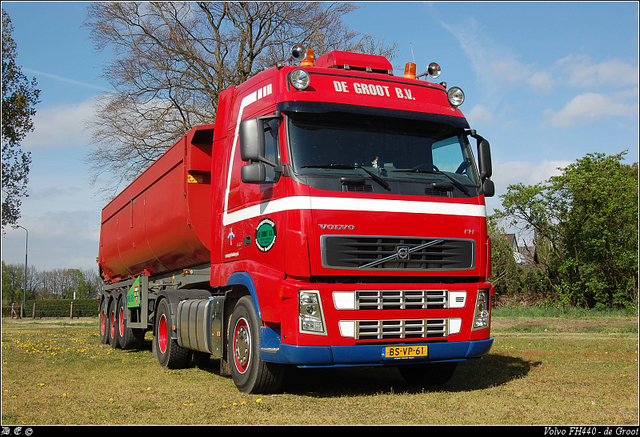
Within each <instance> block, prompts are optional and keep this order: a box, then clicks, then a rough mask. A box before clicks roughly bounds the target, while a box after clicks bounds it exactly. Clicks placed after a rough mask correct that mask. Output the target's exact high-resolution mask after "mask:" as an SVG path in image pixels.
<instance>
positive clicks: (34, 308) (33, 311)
mask: <svg viewBox="0 0 640 437" xmlns="http://www.w3.org/2000/svg"><path fill="white" fill-rule="evenodd" d="M31 318H32V319H35V318H36V303H35V302H34V303H33V310H32V311H31Z"/></svg>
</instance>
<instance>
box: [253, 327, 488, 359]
mask: <svg viewBox="0 0 640 437" xmlns="http://www.w3.org/2000/svg"><path fill="white" fill-rule="evenodd" d="M260 334H261V335H260V343H261V349H260V358H261V359H262V360H263V361H266V362H272V363H281V364H293V365H296V366H300V367H305V366H308V367H331V366H358V365H359V366H375V365H396V364H406V363H407V362H408V361H410V360H411V361H416V362H418V361H419V362H438V361H465V360H470V359H477V358H480V357H481V356H482V355H485V354H486V353H488V352H489V349H491V345H492V344H493V338H489V339H486V340H472V341H457V342H420V343H412V345H428V347H429V355H428V357H427V358H421V359H417V358H416V359H408V358H403V359H395V360H394V359H384V358H383V353H382V351H383V350H384V348H385V347H388V346H402V344H397V345H394V344H379V343H378V344H360V345H353V346H296V345H289V344H282V343H281V342H280V333H279V332H277V331H275V330H273V329H271V328H267V327H263V328H262V330H261V333H260Z"/></svg>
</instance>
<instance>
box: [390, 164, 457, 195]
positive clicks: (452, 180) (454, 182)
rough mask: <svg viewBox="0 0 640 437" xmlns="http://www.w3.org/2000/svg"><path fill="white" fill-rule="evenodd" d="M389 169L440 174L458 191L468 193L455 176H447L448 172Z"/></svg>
mask: <svg viewBox="0 0 640 437" xmlns="http://www.w3.org/2000/svg"><path fill="white" fill-rule="evenodd" d="M391 171H398V172H405V173H429V174H437V175H442V176H444V177H445V178H447V179H449V180H450V181H451V183H452V184H453V185H455V187H456V188H457V189H459V190H460V191H462V192H463V193H464V194H467V195H468V194H469V189H468V188H467V187H465V186H464V185H462V184H461V183H460V182H458V181H457V180H456V179H455V178H452V177H451V176H449V175H448V174H446V173H445V172H443V171H440V170H391Z"/></svg>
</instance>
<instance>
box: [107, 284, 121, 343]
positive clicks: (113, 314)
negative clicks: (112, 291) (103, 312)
mask: <svg viewBox="0 0 640 437" xmlns="http://www.w3.org/2000/svg"><path fill="white" fill-rule="evenodd" d="M117 305H118V299H116V298H115V297H114V298H113V299H111V303H110V304H109V312H108V319H109V321H108V325H109V330H108V336H109V344H110V345H111V347H112V348H114V349H115V348H117V347H120V344H119V343H118V341H119V340H118V328H117V325H118V320H117V318H118V316H117V314H118V308H117Z"/></svg>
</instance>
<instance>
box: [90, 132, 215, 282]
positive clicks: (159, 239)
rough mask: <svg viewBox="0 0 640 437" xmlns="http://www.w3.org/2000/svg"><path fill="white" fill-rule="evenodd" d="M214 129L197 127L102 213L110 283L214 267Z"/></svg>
mask: <svg viewBox="0 0 640 437" xmlns="http://www.w3.org/2000/svg"><path fill="white" fill-rule="evenodd" d="M212 142H213V125H204V126H198V127H196V128H194V129H192V130H191V131H189V133H188V134H187V135H185V136H183V137H182V138H181V139H180V140H179V141H178V142H177V143H176V144H174V145H173V146H172V147H171V148H170V149H169V150H167V151H166V152H165V153H164V154H163V155H162V156H160V158H158V159H157V160H156V161H155V162H154V163H153V164H152V165H151V166H150V167H149V168H147V169H146V170H145V171H144V172H143V173H141V174H140V176H138V177H137V178H136V179H135V180H134V181H133V182H132V183H131V184H130V185H129V186H128V187H127V188H125V189H124V190H123V191H122V192H121V193H120V194H118V195H117V196H116V197H115V198H114V199H113V200H112V201H111V202H110V203H109V204H108V205H107V206H105V207H104V208H103V210H102V220H101V227H100V247H99V251H98V266H99V269H100V274H101V276H102V277H103V279H104V280H105V281H106V282H107V283H114V282H118V281H120V280H125V279H129V278H132V277H135V276H138V275H141V274H146V275H150V276H151V275H157V274H162V273H166V272H170V271H175V270H179V269H185V268H188V267H192V266H196V265H200V264H204V263H209V262H210V260H211V253H210V247H209V246H210V241H211V238H210V233H211V224H210V222H211V153H212Z"/></svg>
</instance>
